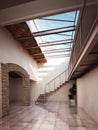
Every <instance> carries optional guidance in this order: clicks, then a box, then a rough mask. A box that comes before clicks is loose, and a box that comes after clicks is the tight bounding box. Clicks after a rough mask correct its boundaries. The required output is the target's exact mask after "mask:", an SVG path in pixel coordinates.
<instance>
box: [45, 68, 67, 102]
mask: <svg viewBox="0 0 98 130" xmlns="http://www.w3.org/2000/svg"><path fill="white" fill-rule="evenodd" d="M64 73H65V77H66V70H65V71H64V72H62V73H61V74H59V75H58V76H56V77H55V78H54V79H52V80H51V81H50V82H48V83H47V84H46V87H45V89H44V94H45V102H46V98H47V94H46V93H47V92H48V93H49V92H50V91H51V90H53V86H52V85H53V84H54V90H55V89H56V87H58V82H57V84H56V80H57V81H58V80H59V86H60V85H61V84H62V83H63V82H65V80H67V79H66V78H65V79H64V81H62V75H63V74H64ZM56 85H57V86H56ZM51 86H52V87H51ZM47 89H48V90H47Z"/></svg>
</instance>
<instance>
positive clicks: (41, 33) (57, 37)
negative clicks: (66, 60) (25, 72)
mask: <svg viewBox="0 0 98 130" xmlns="http://www.w3.org/2000/svg"><path fill="white" fill-rule="evenodd" d="M78 15H79V11H72V12H66V13H60V14H56V15H52V16H47V17H41V18H38V19H34V20H30V21H27V22H26V23H27V24H28V26H29V28H30V30H31V32H32V35H33V36H34V37H35V39H36V41H37V43H38V44H39V46H40V48H41V50H42V51H43V53H44V51H45V52H47V54H45V56H47V55H48V52H49V53H51V56H52V55H54V54H53V50H55V49H60V50H64V49H66V48H67V49H69V50H70V51H71V48H72V42H73V39H74V33H75V26H76V23H77V19H78ZM48 50H52V52H51V51H48ZM70 51H69V52H68V51H67V52H66V51H65V52H62V53H61V52H55V55H62V54H70ZM49 56H50V54H49Z"/></svg>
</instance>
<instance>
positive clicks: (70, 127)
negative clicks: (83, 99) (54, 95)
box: [0, 102, 98, 130]
mask: <svg viewBox="0 0 98 130" xmlns="http://www.w3.org/2000/svg"><path fill="white" fill-rule="evenodd" d="M74 110H75V109H74V108H73V109H69V106H68V103H65V102H49V103H46V104H45V105H42V104H40V105H35V104H34V103H32V104H31V105H30V106H19V105H16V106H15V105H12V106H11V112H10V115H9V116H6V117H4V118H2V119H1V120H0V130H98V124H97V123H96V122H95V121H94V120H93V119H92V118H91V117H89V115H88V114H87V113H85V112H84V111H83V110H82V109H80V108H78V109H77V114H76V112H75V111H74Z"/></svg>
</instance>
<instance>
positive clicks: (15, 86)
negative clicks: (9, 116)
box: [9, 71, 24, 106]
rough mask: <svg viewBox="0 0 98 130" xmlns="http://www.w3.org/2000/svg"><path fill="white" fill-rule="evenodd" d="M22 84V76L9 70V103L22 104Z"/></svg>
mask: <svg viewBox="0 0 98 130" xmlns="http://www.w3.org/2000/svg"><path fill="white" fill-rule="evenodd" d="M22 85H23V84H22V77H21V76H20V75H19V74H18V73H17V72H14V71H11V72H9V104H12V105H14V104H18V105H23V96H24V94H23V86H22ZM10 106H11V105H10Z"/></svg>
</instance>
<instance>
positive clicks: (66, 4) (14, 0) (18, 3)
mask: <svg viewBox="0 0 98 130" xmlns="http://www.w3.org/2000/svg"><path fill="white" fill-rule="evenodd" d="M30 1H31V0H3V1H2V2H1V3H0V9H1V10H0V26H5V25H10V24H13V23H19V22H21V21H26V20H30V19H32V18H38V17H42V16H47V15H51V14H56V13H60V12H66V11H71V10H75V9H79V8H80V7H82V5H83V0H34V1H33V0H32V2H30ZM87 1H88V4H93V3H95V2H98V0H87ZM8 7H9V8H8Z"/></svg>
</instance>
